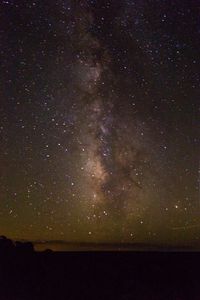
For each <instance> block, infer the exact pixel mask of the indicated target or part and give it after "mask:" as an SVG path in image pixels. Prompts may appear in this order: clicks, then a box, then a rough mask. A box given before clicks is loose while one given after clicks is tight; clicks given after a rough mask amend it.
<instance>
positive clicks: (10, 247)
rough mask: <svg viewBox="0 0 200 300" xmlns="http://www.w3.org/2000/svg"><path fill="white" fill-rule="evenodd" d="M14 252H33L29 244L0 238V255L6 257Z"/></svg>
mask: <svg viewBox="0 0 200 300" xmlns="http://www.w3.org/2000/svg"><path fill="white" fill-rule="evenodd" d="M14 252H20V253H23V254H26V253H27V254H28V253H32V252H34V247H33V244H32V243H31V242H19V241H16V242H13V241H12V240H10V239H8V238H7V237H5V236H0V255H1V254H4V255H8V254H11V253H14Z"/></svg>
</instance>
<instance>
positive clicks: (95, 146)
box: [0, 0, 200, 245]
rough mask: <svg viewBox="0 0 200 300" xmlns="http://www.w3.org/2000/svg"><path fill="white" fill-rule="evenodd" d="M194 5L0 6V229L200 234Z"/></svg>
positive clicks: (143, 236)
mask: <svg viewBox="0 0 200 300" xmlns="http://www.w3.org/2000/svg"><path fill="white" fill-rule="evenodd" d="M199 53H200V2H199V1H196V0H195V1H194V0H188V1H187V0H173V1H170V0H135V1H133V0H113V1H111V0H110V1H106V0H105V1H101V0H83V1H82V0H80V1H75V0H71V1H70V0H69V1H68V0H52V1H48V0H42V1H39V0H38V1H37V0H36V1H30V0H28V1H25V0H19V1H18V0H7V1H6V0H5V1H3V0H2V1H1V3H0V54H1V55H0V57H1V59H0V63H1V67H0V97H1V98H0V99H1V100H0V104H1V105H0V132H1V136H0V137H1V138H0V171H1V172H0V234H3V235H6V236H8V237H10V238H13V239H28V240H32V241H33V240H63V241H68V242H74V241H76V242H101V243H102V242H106V243H141V242H142V243H151V244H152V243H164V244H165V243H166V244H168V243H171V244H172V245H176V244H178V245H184V244H185V243H186V244H191V243H197V244H199V243H200V192H199V186H200V181H199V178H200V171H199V166H200V162H199V161H200V160H199V158H200V156H199V153H200V152H199V150H200V141H199V136H200V127H199V115H200V109H199V107H200V105H199V104H200V100H199V99H200V56H199Z"/></svg>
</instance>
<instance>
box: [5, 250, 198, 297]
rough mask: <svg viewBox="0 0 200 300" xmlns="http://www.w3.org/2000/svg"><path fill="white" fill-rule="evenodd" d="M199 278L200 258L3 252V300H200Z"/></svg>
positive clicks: (164, 255)
mask: <svg viewBox="0 0 200 300" xmlns="http://www.w3.org/2000/svg"><path fill="white" fill-rule="evenodd" d="M19 248H20V247H19ZM29 250H30V249H29ZM199 274H200V253H186V252H185V253H172V252H171V253H169V252H168V253H164V252H162V253H161V252H160V253H159V252H74V253H72V252H50V251H49V252H48V251H46V252H43V253H37V252H34V251H31V250H30V251H23V250H22V249H21V250H20V249H18V250H16V249H15V251H11V252H9V251H4V252H2V251H1V255H0V299H2V300H8V299H9V300H10V299H13V300H23V299H27V300H29V299H31V300H32V299H87V300H88V299H124V300H129V299H136V300H139V299H146V300H147V299H148V300H151V299H152V300H157V299H159V300H161V299H162V300H163V299H170V300H173V299H176V300H185V299H188V300H196V299H197V300H199V299H200V284H199Z"/></svg>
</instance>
